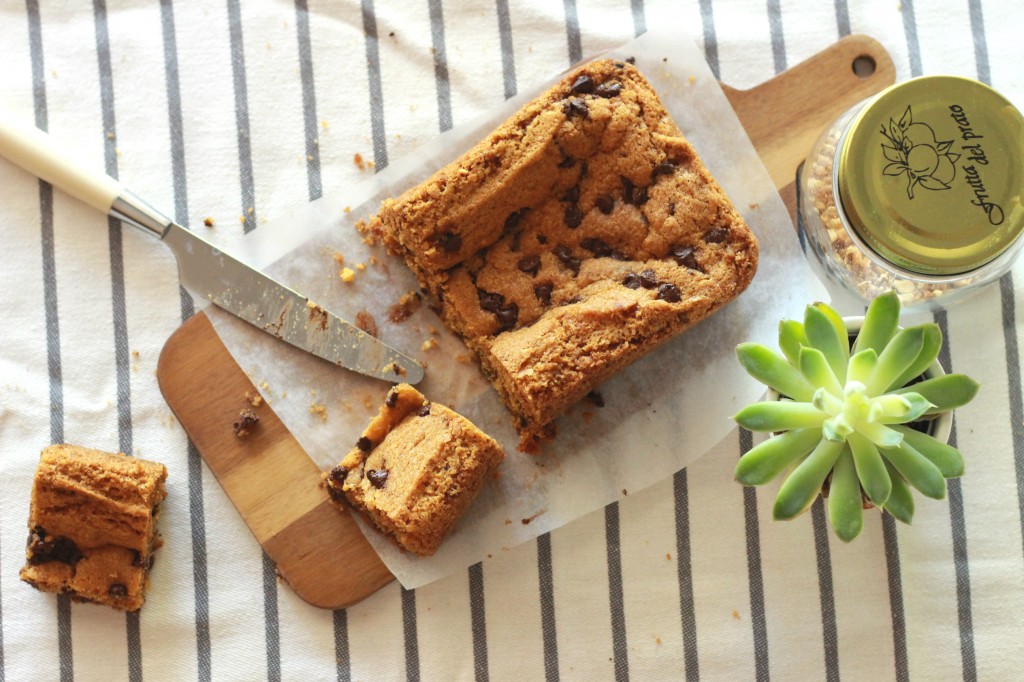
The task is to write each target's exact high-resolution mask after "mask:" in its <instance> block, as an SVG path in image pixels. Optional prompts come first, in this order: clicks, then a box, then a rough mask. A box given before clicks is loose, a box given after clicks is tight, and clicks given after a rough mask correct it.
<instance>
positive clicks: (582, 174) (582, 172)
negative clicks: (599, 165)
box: [580, 161, 590, 180]
mask: <svg viewBox="0 0 1024 682" xmlns="http://www.w3.org/2000/svg"><path fill="white" fill-rule="evenodd" d="M589 170H590V166H588V165H587V162H586V161H584V162H583V163H581V164H580V180H582V179H583V178H585V177H587V172H588V171H589Z"/></svg>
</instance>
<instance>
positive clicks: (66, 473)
mask: <svg viewBox="0 0 1024 682" xmlns="http://www.w3.org/2000/svg"><path fill="white" fill-rule="evenodd" d="M166 479H167V468H166V467H165V466H164V465H163V464H159V463H157V462H148V461H146V460H142V459H138V458H135V457H128V456H127V455H123V454H116V455H114V454H109V453H106V452H100V451H99V450H90V449H88V448H83V447H78V446H74V445H51V446H50V447H48V448H46V449H45V450H43V452H42V455H41V456H40V459H39V466H38V468H37V469H36V476H35V483H34V486H33V488H32V506H31V510H30V512H29V521H28V527H29V538H28V547H27V549H26V559H27V561H26V563H25V566H24V568H22V569H21V579H22V580H24V581H25V582H27V583H29V584H30V585H32V586H33V587H36V588H37V589H39V590H42V591H44V592H58V593H68V594H70V595H71V597H72V599H74V600H76V601H85V602H96V603H99V604H106V605H108V606H113V607H114V608H116V609H121V610H124V611H137V610H139V608H141V607H142V604H143V603H144V602H145V600H146V598H145V591H146V583H147V579H148V574H149V569H150V567H151V566H152V565H153V552H154V551H155V550H156V548H157V547H159V546H160V545H161V544H163V543H162V540H161V539H160V535H159V533H158V532H157V519H158V517H159V515H160V503H161V502H162V501H163V499H164V497H166V492H165V491H164V481H165V480H166Z"/></svg>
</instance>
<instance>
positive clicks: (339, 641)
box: [332, 609, 352, 682]
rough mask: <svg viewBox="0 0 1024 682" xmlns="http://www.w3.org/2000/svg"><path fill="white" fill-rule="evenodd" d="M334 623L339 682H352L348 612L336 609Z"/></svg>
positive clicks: (335, 655) (333, 617)
mask: <svg viewBox="0 0 1024 682" xmlns="http://www.w3.org/2000/svg"><path fill="white" fill-rule="evenodd" d="M332 620H333V621H334V660H335V662H336V663H335V664H336V666H337V676H338V682H352V666H351V664H350V663H349V653H348V611H346V610H345V609H335V610H334V613H333V614H332Z"/></svg>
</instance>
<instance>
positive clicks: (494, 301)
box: [476, 289, 505, 313]
mask: <svg viewBox="0 0 1024 682" xmlns="http://www.w3.org/2000/svg"><path fill="white" fill-rule="evenodd" d="M476 295H477V298H479V299H480V307H481V308H482V309H484V310H486V311H487V312H489V313H496V312H498V311H499V310H500V309H501V307H502V306H504V305H505V297H504V296H502V295H501V294H495V293H491V292H490V291H484V290H483V289H477V290H476Z"/></svg>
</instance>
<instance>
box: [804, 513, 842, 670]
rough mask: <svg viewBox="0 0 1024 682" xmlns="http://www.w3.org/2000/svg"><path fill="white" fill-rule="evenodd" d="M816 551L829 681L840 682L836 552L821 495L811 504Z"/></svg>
mask: <svg viewBox="0 0 1024 682" xmlns="http://www.w3.org/2000/svg"><path fill="white" fill-rule="evenodd" d="M811 525H812V526H813V527H814V548H815V554H816V556H817V560H818V561H817V563H818V598H819V602H820V604H821V634H822V642H823V644H824V649H825V679H827V680H828V682H839V634H838V630H837V628H836V597H835V593H834V592H833V588H832V552H831V550H830V549H829V544H828V522H827V521H826V520H825V502H824V500H823V499H822V497H821V496H820V495H819V496H818V499H816V500H815V501H814V504H813V505H811Z"/></svg>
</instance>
